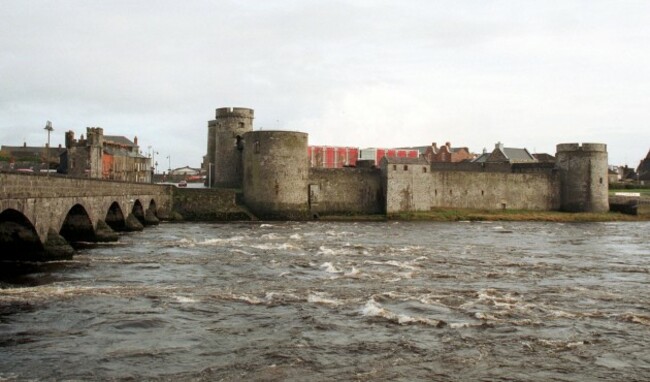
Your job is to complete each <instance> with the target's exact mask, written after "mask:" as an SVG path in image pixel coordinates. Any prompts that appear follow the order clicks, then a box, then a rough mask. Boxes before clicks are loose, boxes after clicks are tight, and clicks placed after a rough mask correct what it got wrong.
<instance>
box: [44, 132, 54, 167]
mask: <svg viewBox="0 0 650 382" xmlns="http://www.w3.org/2000/svg"><path fill="white" fill-rule="evenodd" d="M45 130H47V147H46V148H45V155H46V158H45V165H46V166H47V171H46V172H45V176H50V133H51V132H52V131H54V128H53V127H52V122H50V121H47V123H46V124H45Z"/></svg>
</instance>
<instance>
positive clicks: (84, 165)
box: [61, 127, 152, 183]
mask: <svg viewBox="0 0 650 382" xmlns="http://www.w3.org/2000/svg"><path fill="white" fill-rule="evenodd" d="M65 146H66V149H67V150H66V151H65V152H64V153H63V154H62V155H61V168H62V172H64V173H66V174H68V175H72V176H77V177H87V178H97V179H111V180H121V181H126V182H140V183H150V182H151V175H152V167H151V159H150V158H147V157H145V156H143V155H142V154H140V147H139V146H138V138H137V137H135V138H134V139H133V141H131V140H129V139H128V138H126V137H123V136H116V135H104V129H102V128H101V127H88V128H86V138H85V139H84V136H83V135H81V138H80V139H74V132H73V131H68V132H66V133H65Z"/></svg>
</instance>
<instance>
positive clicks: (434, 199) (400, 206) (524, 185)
mask: <svg viewBox="0 0 650 382" xmlns="http://www.w3.org/2000/svg"><path fill="white" fill-rule="evenodd" d="M425 171H426V172H425ZM385 176H386V177H387V178H386V179H385V181H384V184H385V187H386V212H387V213H389V214H390V213H397V212H404V211H428V210H431V209H432V208H470V209H487V210H495V209H525V210H558V209H559V208H560V186H559V178H558V176H557V174H556V173H554V172H550V171H549V172H540V173H506V172H463V171H428V169H427V170H425V169H424V166H408V169H404V167H403V166H397V169H393V168H392V167H389V168H388V169H387V171H386V175H385Z"/></svg>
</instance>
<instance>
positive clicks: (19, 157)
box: [0, 143, 65, 171]
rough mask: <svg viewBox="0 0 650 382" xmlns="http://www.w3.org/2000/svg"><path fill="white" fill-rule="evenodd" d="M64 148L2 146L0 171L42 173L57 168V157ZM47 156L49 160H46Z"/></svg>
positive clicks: (0, 150) (24, 144)
mask: <svg viewBox="0 0 650 382" xmlns="http://www.w3.org/2000/svg"><path fill="white" fill-rule="evenodd" d="M64 151H65V148H63V147H61V145H59V147H51V148H50V149H49V150H48V148H47V144H46V145H45V146H38V147H36V146H27V143H23V145H22V146H2V147H1V148H0V169H3V170H28V169H29V170H32V171H44V170H45V169H52V170H54V169H56V168H57V167H58V166H59V155H61V153H62V152H64ZM48 156H49V158H48Z"/></svg>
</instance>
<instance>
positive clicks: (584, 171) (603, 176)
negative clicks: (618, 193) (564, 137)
mask: <svg viewBox="0 0 650 382" xmlns="http://www.w3.org/2000/svg"><path fill="white" fill-rule="evenodd" d="M555 163H556V167H557V169H558V171H559V175H560V200H561V202H560V208H561V209H562V210H563V211H569V212H607V211H609V197H608V188H609V187H608V183H607V145H605V144H602V143H583V144H582V145H580V144H578V143H563V144H559V145H557V154H556V162H555Z"/></svg>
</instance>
